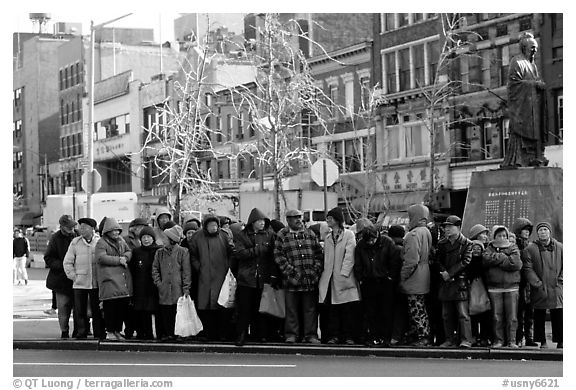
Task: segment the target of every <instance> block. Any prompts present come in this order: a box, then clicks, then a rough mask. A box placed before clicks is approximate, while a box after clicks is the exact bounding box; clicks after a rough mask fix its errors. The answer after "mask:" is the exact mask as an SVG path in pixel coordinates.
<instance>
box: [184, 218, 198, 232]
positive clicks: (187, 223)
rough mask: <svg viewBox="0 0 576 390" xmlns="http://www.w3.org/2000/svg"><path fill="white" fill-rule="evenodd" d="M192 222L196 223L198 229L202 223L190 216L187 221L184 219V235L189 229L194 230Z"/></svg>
mask: <svg viewBox="0 0 576 390" xmlns="http://www.w3.org/2000/svg"><path fill="white" fill-rule="evenodd" d="M194 223H196V225H197V229H196V230H198V229H200V227H201V226H202V224H201V223H200V221H199V220H197V219H196V218H192V219H189V220H188V221H186V223H185V224H184V231H183V233H184V235H186V233H187V232H189V231H190V230H194Z"/></svg>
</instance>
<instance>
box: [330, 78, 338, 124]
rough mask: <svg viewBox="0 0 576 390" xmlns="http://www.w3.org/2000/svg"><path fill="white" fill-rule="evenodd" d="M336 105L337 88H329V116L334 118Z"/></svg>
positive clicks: (333, 86)
mask: <svg viewBox="0 0 576 390" xmlns="http://www.w3.org/2000/svg"><path fill="white" fill-rule="evenodd" d="M337 105H338V86H336V85H332V86H330V114H331V115H332V117H333V118H334V117H336V106H337Z"/></svg>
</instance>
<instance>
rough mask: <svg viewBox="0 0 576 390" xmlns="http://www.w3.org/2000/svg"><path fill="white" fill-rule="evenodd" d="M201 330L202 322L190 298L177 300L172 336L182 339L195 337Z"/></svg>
mask: <svg viewBox="0 0 576 390" xmlns="http://www.w3.org/2000/svg"><path fill="white" fill-rule="evenodd" d="M202 329H203V326H202V322H201V321H200V317H198V313H196V307H195V306H194V302H193V301H192V299H191V298H190V296H186V297H184V296H182V297H180V298H178V303H177V304H176V324H175V325H174V334H175V335H177V336H182V337H188V336H196V335H197V334H198V333H200V331H202Z"/></svg>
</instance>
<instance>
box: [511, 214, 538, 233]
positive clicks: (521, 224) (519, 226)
mask: <svg viewBox="0 0 576 390" xmlns="http://www.w3.org/2000/svg"><path fill="white" fill-rule="evenodd" d="M533 228H534V225H533V224H532V222H531V221H530V220H529V219H527V218H518V219H516V220H515V221H514V223H513V224H512V231H513V232H514V233H515V234H516V235H519V234H520V232H521V231H522V230H524V229H526V230H528V231H529V232H530V234H532V229H533Z"/></svg>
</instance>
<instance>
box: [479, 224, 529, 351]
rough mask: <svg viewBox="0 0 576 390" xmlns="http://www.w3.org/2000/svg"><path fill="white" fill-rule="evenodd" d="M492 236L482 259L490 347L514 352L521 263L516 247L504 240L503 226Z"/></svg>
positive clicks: (506, 236) (497, 227) (505, 229)
mask: <svg viewBox="0 0 576 390" xmlns="http://www.w3.org/2000/svg"><path fill="white" fill-rule="evenodd" d="M492 232H493V234H492V237H493V240H492V242H490V244H489V245H488V247H487V248H486V250H485V251H484V253H483V255H482V263H483V265H484V272H485V277H486V288H487V290H488V295H489V296H490V304H491V306H492V324H493V333H494V341H493V344H492V347H494V348H500V347H502V346H503V345H508V347H510V348H518V344H516V328H517V326H518V319H517V318H516V315H517V313H518V294H519V288H520V269H522V260H521V259H520V252H519V251H518V247H517V246H516V244H511V243H510V241H509V240H508V229H507V228H506V227H505V226H499V225H495V226H493V227H492ZM505 343H506V344H505Z"/></svg>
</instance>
